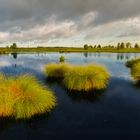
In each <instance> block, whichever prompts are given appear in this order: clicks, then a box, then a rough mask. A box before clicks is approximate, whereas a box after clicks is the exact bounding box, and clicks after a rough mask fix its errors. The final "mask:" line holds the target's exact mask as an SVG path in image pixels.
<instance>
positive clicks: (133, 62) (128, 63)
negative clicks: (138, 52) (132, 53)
mask: <svg viewBox="0 0 140 140" xmlns="http://www.w3.org/2000/svg"><path fill="white" fill-rule="evenodd" d="M137 62H140V58H137V59H132V60H129V61H127V62H126V64H125V65H126V67H128V68H131V67H132V66H133V64H135V63H137Z"/></svg>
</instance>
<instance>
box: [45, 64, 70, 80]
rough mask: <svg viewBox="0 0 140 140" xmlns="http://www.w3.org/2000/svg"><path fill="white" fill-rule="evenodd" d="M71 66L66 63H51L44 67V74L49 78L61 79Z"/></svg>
mask: <svg viewBox="0 0 140 140" xmlns="http://www.w3.org/2000/svg"><path fill="white" fill-rule="evenodd" d="M70 68H71V66H70V65H69V64H66V63H60V64H56V63H51V64H48V65H46V67H45V73H46V75H47V76H48V77H50V78H63V77H64V74H65V73H66V72H68V71H69V70H70Z"/></svg>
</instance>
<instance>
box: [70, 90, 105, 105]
mask: <svg viewBox="0 0 140 140" xmlns="http://www.w3.org/2000/svg"><path fill="white" fill-rule="evenodd" d="M103 92H104V91H103V90H102V91H90V92H77V91H67V95H68V96H69V97H70V98H71V99H72V100H73V101H76V102H83V101H86V102H96V101H100V99H101V98H102V97H103V96H104V94H103Z"/></svg>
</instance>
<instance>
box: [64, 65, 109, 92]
mask: <svg viewBox="0 0 140 140" xmlns="http://www.w3.org/2000/svg"><path fill="white" fill-rule="evenodd" d="M108 80H109V74H108V72H107V71H106V69H105V68H104V67H102V66H99V65H92V64H91V65H87V66H74V67H73V68H72V69H71V70H70V71H69V72H67V73H66V74H65V76H64V81H63V83H64V85H65V86H66V88H68V89H69V90H75V91H90V90H93V89H96V90H101V89H105V88H106V86H107V84H108Z"/></svg>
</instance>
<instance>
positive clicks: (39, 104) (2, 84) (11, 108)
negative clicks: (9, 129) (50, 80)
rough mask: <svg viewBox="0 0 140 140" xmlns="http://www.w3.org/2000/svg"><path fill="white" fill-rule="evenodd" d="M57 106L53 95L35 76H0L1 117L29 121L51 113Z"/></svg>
mask: <svg viewBox="0 0 140 140" xmlns="http://www.w3.org/2000/svg"><path fill="white" fill-rule="evenodd" d="M55 104H56V99H55V96H54V95H53V93H52V92H51V91H50V90H48V89H46V88H45V87H44V86H42V85H41V84H39V83H38V82H37V80H36V79H35V78H34V77H33V76H29V75H23V76H19V77H8V78H5V77H4V76H0V116H3V117H6V116H9V117H15V118H16V119H29V118H31V117H32V116H34V115H39V114H43V113H45V112H50V111H51V110H52V109H53V108H54V106H55Z"/></svg>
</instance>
